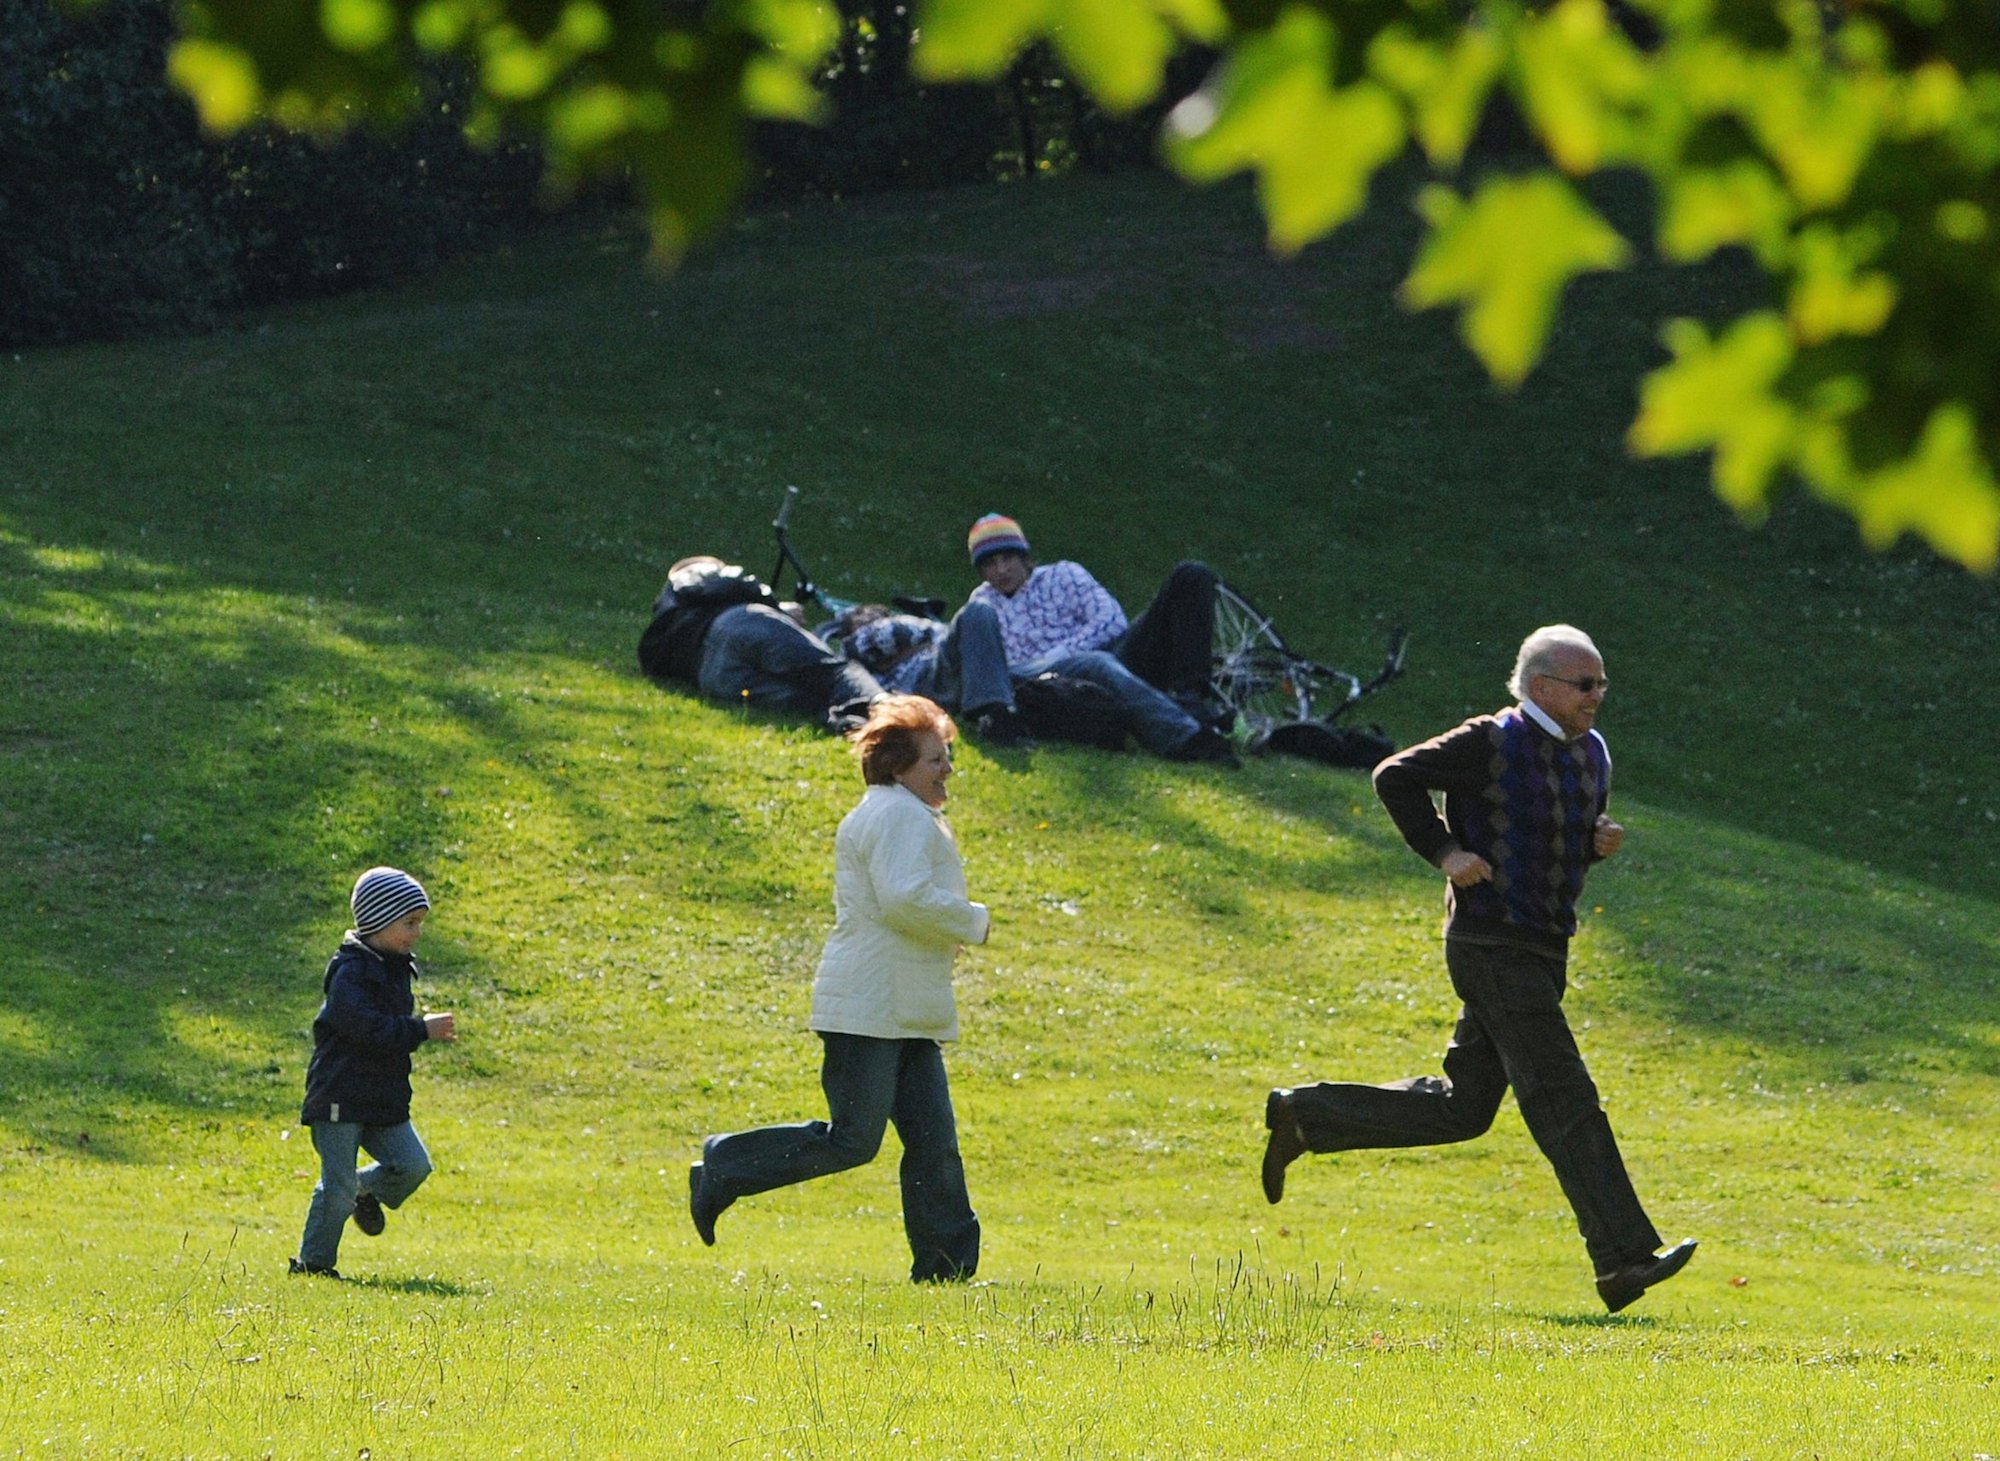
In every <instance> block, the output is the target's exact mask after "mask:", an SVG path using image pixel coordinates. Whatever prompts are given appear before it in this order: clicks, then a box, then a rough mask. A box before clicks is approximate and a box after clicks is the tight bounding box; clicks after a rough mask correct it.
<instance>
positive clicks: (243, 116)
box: [167, 39, 264, 132]
mask: <svg viewBox="0 0 2000 1461" xmlns="http://www.w3.org/2000/svg"><path fill="white" fill-rule="evenodd" d="M167 75H168V76H170V77H171V78H172V79H173V83H174V85H176V86H178V87H179V88H180V89H181V90H182V91H184V92H186V93H187V94H188V95H189V96H190V97H191V98H193V100H194V105H195V110H196V111H197V112H198V113H200V115H201V123H202V125H203V126H204V127H207V128H208V129H209V130H210V131H211V132H234V131H235V130H236V129H237V128H239V127H241V126H243V125H244V124H245V123H247V122H248V121H249V120H250V119H251V118H252V117H254V116H256V114H257V108H258V107H259V105H261V104H262V102H263V99H264V89H263V87H262V86H261V85H260V84H259V82H258V80H257V66H256V63H255V62H253V61H252V60H251V59H250V57H249V56H248V55H246V54H245V53H244V52H242V51H241V50H239V49H237V48H236V47H235V46H231V45H225V44H223V43H222V42H220V41H209V40H198V39H197V40H184V41H180V42H177V43H176V44H175V46H174V48H173V51H172V52H171V53H170V54H169V55H168V57H167Z"/></svg>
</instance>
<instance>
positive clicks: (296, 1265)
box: [291, 1258, 340, 1278]
mask: <svg viewBox="0 0 2000 1461" xmlns="http://www.w3.org/2000/svg"><path fill="white" fill-rule="evenodd" d="M291 1271H292V1272H293V1273H304V1274H310V1275H312V1276H313V1277H315V1278H339V1277H340V1270H339V1269H337V1268H328V1267H327V1266H326V1265H325V1264H323V1263H301V1262H299V1260H298V1259H296V1258H294V1259H293V1260H292V1268H291Z"/></svg>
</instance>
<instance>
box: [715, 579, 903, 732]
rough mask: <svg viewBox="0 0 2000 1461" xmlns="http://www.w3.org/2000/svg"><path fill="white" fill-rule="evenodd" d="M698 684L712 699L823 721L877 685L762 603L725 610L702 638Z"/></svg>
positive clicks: (860, 708)
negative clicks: (703, 638)
mask: <svg viewBox="0 0 2000 1461" xmlns="http://www.w3.org/2000/svg"><path fill="white" fill-rule="evenodd" d="M695 684H696V687H697V688H698V689H700V691H701V693H702V694H704V695H706V696H708V697H709V698H710V699H711V700H718V701H721V702H722V703H724V704H727V705H734V704H739V703H741V704H748V705H753V706H756V707H757V708H758V709H760V710H777V711H786V712H789V713H791V714H794V715H803V716H806V717H809V718H813V719H819V718H822V717H823V718H825V719H827V720H828V721H829V722H832V721H834V720H837V719H838V718H839V717H840V716H842V715H847V714H859V713H863V712H865V711H866V709H867V706H868V704H869V702H870V701H872V700H876V699H879V698H880V697H881V695H882V693H883V691H882V686H881V684H880V682H879V681H877V680H876V678H875V677H874V676H873V675H872V674H870V673H869V672H868V670H867V669H866V668H865V667H864V666H862V665H859V664H856V663H854V662H853V661H852V660H849V659H847V658H845V657H843V656H842V655H839V654H836V653H835V652H834V651H833V650H832V649H830V648H829V647H828V646H827V644H826V641H825V640H823V639H821V638H820V637H819V636H818V635H816V634H813V633H811V632H810V631H808V630H805V629H802V628H800V627H799V626H798V625H797V624H796V623H794V622H793V620H792V619H791V617H790V616H789V615H786V614H784V613H781V612H780V611H779V610H777V609H774V608H772V607H771V606H770V605H768V604H738V605H736V606H735V607H733V608H730V609H725V610H724V611H723V612H722V613H721V614H719V615H717V616H716V620H715V622H714V623H713V624H711V625H710V626H709V629H708V637H707V638H706V639H705V640H703V641H702V650H701V667H700V670H699V673H698V675H697V677H696V680H695Z"/></svg>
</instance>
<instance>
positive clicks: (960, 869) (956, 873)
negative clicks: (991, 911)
mask: <svg viewBox="0 0 2000 1461" xmlns="http://www.w3.org/2000/svg"><path fill="white" fill-rule="evenodd" d="M833 913H834V923H833V932H832V933H831V934H829V935H828V936H827V940H826V949H825V951H824V952H823V953H822V954H821V955H820V961H819V972H818V974H817V975H815V976H814V978H813V988H812V1017H811V1019H810V1021H809V1023H810V1024H811V1026H812V1028H813V1029H815V1030H823V1031H825V1032H827V1033H829V1034H840V1035H871V1036H874V1037H875V1038H877V1039H881V1040H913V1039H927V1040H956V1039H957V1038H958V1006H957V1003H956V1002H955V1001H954V1000H953V998H952V993H951V964H952V959H953V958H954V957H955V956H956V955H957V953H958V946H959V945H960V944H979V943H984V942H986V933H987V929H988V927H989V925H990V922H991V919H990V917H989V915H988V913H987V911H986V905H985V904H983V903H974V902H972V901H971V900H969V899H968V898H967V897H966V893H965V868H964V865H963V864H962V863H961V862H960V861H959V858H958V842H957V840H956V839H954V838H953V836H952V835H951V824H950V823H948V822H946V821H945V819H944V817H943V815H942V814H941V813H939V812H936V811H933V810H932V809H931V808H930V807H928V806H926V805H925V804H924V801H923V799H922V798H921V797H919V796H918V795H917V794H916V793H915V792H913V791H911V790H910V789H909V788H907V787H905V786H902V785H900V784H899V785H893V786H871V787H869V788H868V790H867V792H866V793H865V794H864V795H863V796H862V798H861V804H860V805H859V806H857V807H855V809H854V810H853V811H851V812H849V813H848V814H847V815H846V816H845V817H843V818H842V819H841V823H840V831H839V833H838V834H837V835H836V836H835V838H834V843H833Z"/></svg>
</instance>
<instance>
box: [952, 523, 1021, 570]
mask: <svg viewBox="0 0 2000 1461" xmlns="http://www.w3.org/2000/svg"><path fill="white" fill-rule="evenodd" d="M965 550H966V552H968V553H970V554H971V555H972V566H973V567H974V568H977V567H978V566H979V560H980V559H982V558H985V557H987V556H989V555H990V554H994V553H1026V552H1027V551H1028V536H1027V534H1026V533H1023V532H1022V531H1021V525H1020V524H1019V523H1017V522H1015V521H1014V519H1012V518H1011V517H1002V516H1001V515H1000V514H999V513H997V512H989V513H987V514H986V516H985V517H982V518H981V519H980V520H979V521H978V522H976V523H974V524H973V525H972V531H970V532H969V533H967V534H966V535H965Z"/></svg>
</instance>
